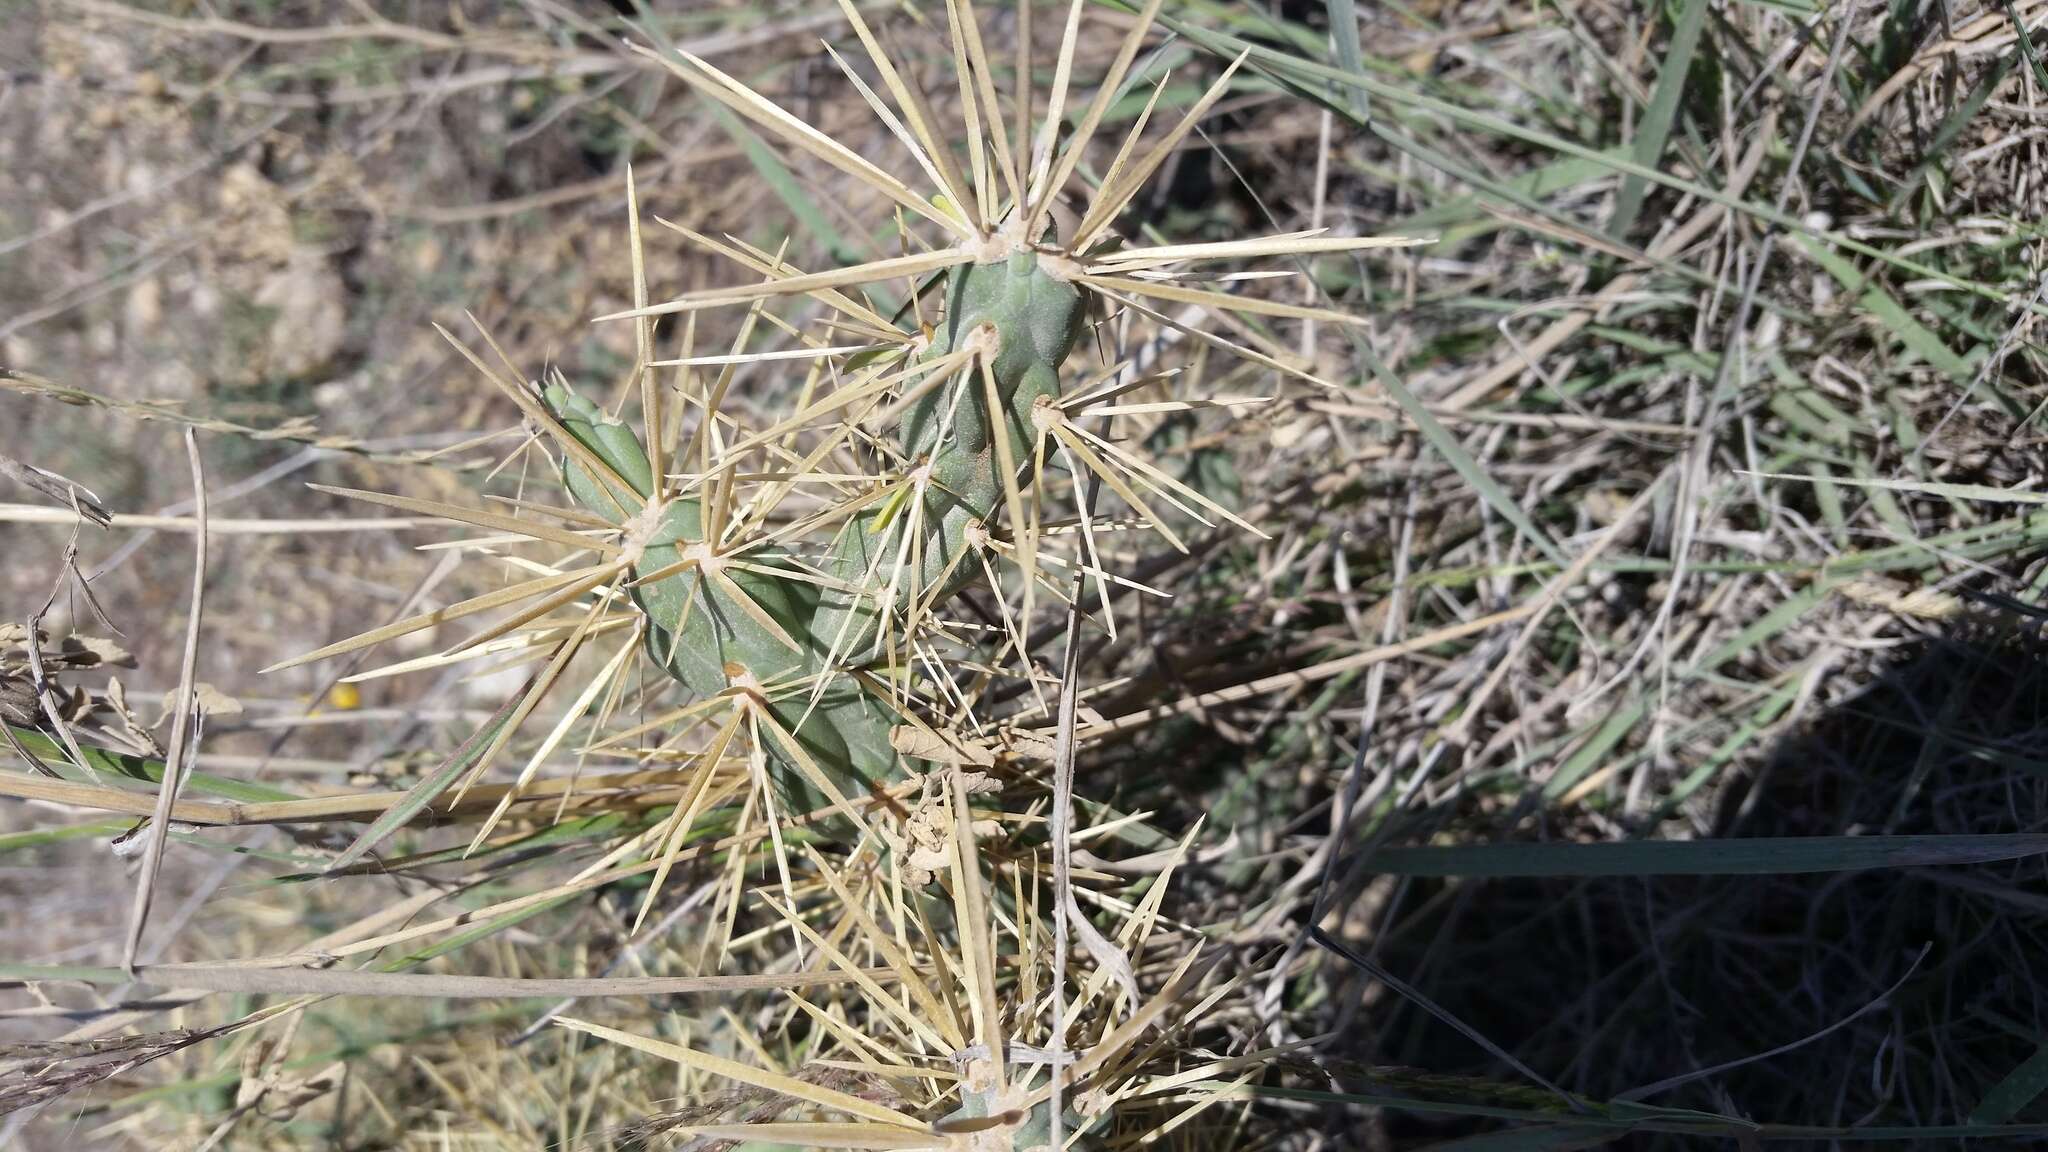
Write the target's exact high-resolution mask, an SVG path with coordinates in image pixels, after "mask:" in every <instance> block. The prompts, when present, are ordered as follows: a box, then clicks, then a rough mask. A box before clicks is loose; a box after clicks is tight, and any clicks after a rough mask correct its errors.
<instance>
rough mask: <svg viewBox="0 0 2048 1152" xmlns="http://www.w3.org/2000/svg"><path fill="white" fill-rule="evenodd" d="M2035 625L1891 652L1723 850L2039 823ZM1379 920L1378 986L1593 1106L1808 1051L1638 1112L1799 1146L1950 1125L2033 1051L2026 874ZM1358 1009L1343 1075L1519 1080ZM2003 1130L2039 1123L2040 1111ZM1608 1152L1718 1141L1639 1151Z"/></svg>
mask: <svg viewBox="0 0 2048 1152" xmlns="http://www.w3.org/2000/svg"><path fill="white" fill-rule="evenodd" d="M2042 624H2043V621H2042V620H2040V619H2030V618H2028V617H2027V616H2025V615H2022V614H2019V613H2015V612H2006V611H2001V612H1997V613H1989V612H1985V613H1979V614H1977V615H1975V616H1972V617H1970V618H1969V619H1968V620H1967V621H1965V622H1962V623H1959V624H1957V625H1955V626H1953V627H1951V628H1950V629H1948V630H1947V631H1946V633H1945V634H1943V635H1941V636H1939V637H1938V638H1935V639H1932V640H1929V641H1925V642H1922V643H1920V644H1917V645H1915V646H1913V647H1912V648H1910V649H1908V650H1904V651H1903V652H1902V653H1900V654H1899V655H1897V656H1895V657H1894V659H1893V660H1892V661H1891V662H1890V663H1889V664H1888V666H1887V668H1886V670H1885V671H1884V672H1883V673H1882V675H1881V676H1880V677H1879V678H1878V679H1877V680H1876V681H1875V682H1873V683H1872V684H1871V685H1870V687H1868V688H1867V689H1865V690H1863V691H1861V692H1860V693H1858V694H1857V695H1855V696H1854V697H1853V698H1850V699H1848V700H1846V701H1845V702H1843V703H1841V704H1839V705H1837V706H1835V707H1833V708H1830V709H1828V710H1826V711H1825V712H1823V713H1822V714H1820V715H1818V716H1817V717H1815V718H1813V719H1811V720H1810V721H1808V722H1807V723H1805V724H1804V725H1803V726H1802V727H1800V728H1799V729H1798V730H1797V731H1795V732H1794V733H1792V734H1790V735H1788V736H1787V737H1785V738H1784V739H1783V742H1782V743H1781V744H1780V746H1779V747H1777V748H1776V749H1774V750H1773V753H1772V755H1771V757H1770V758H1769V760H1768V763H1767V764H1766V766H1765V767H1764V768H1763V769H1762V770H1761V771H1760V772H1759V773H1757V775H1756V776H1755V777H1754V778H1753V779H1751V780H1750V781H1748V783H1747V786H1745V787H1742V788H1739V789H1736V788H1731V789H1729V790H1728V792H1727V794H1726V795H1724V796H1722V797H1721V798H1719V800H1718V802H1717V805H1716V808H1715V813H1716V815H1715V819H1716V822H1717V823H1718V825H1719V827H1718V829H1717V834H1718V835H1721V836H1839V835H1849V834H1870V833H1877V832H1884V831H1891V832H1895V833H2001V832H2015V831H2036V830H2040V829H2042V828H2043V827H2044V826H2048V643H2044V641H2043V639H2042ZM1398 900H1399V906H1398V908H1397V909H1396V910H1395V912H1394V914H1393V915H1392V916H1390V917H1388V918H1386V919H1382V920H1381V921H1380V922H1381V923H1383V924H1393V925H1396V928H1395V929H1394V930H1393V931H1392V932H1391V933H1390V934H1388V935H1387V936H1385V937H1384V938H1383V939H1382V940H1381V942H1380V945H1379V948H1380V951H1379V958H1380V960H1381V962H1382V963H1384V964H1385V966H1386V968H1387V969H1388V971H1390V972H1392V973H1395V974H1397V975H1400V976H1403V977H1405V978H1407V979H1410V980H1412V981H1413V982H1414V983H1415V984H1416V985H1417V986H1418V987H1419V988H1420V989H1421V991H1422V992H1424V993H1425V994H1426V995H1427V996H1429V997H1430V998H1431V999H1433V1000H1434V1001H1435V1002H1436V1003H1437V1004H1439V1005H1441V1006H1442V1007H1443V1008H1445V1009H1448V1010H1449V1011H1450V1012H1451V1013H1453V1014H1455V1015H1456V1016H1457V1017H1459V1018H1461V1019H1463V1020H1465V1021H1467V1022H1468V1023H1470V1024H1471V1025H1473V1026H1474V1027H1476V1028H1477V1029H1478V1030H1479V1031H1480V1032H1482V1033H1483V1034H1485V1035H1486V1036H1487V1037H1488V1038H1490V1039H1491V1040H1493V1041H1494V1042H1495V1043H1497V1044H1499V1045H1500V1046H1501V1047H1502V1048H1504V1049H1506V1050H1507V1051H1508V1052H1510V1053H1512V1054H1513V1055H1514V1056H1515V1057H1517V1058H1518V1059H1520V1060H1521V1061H1523V1062H1525V1063H1526V1064H1527V1065H1528V1066H1529V1067H1530V1068H1532V1069H1534V1070H1536V1071H1538V1072H1540V1073H1542V1074H1544V1075H1546V1076H1549V1077H1551V1078H1552V1079H1554V1080H1555V1081H1557V1082H1558V1083H1559V1084H1560V1085H1562V1086H1563V1087H1564V1088H1566V1089H1568V1090H1570V1091H1574V1092H1579V1093H1583V1094H1585V1095H1587V1096H1589V1097H1592V1098H1595V1099H1602V1100H1604V1099H1609V1098H1612V1097H1614V1096H1616V1095H1618V1094H1621V1093H1624V1092H1627V1091H1628V1090H1630V1089H1633V1088H1637V1087H1639V1086H1642V1085H1645V1084H1650V1083H1654V1082H1658V1081H1662V1080H1664V1079H1666V1078H1669V1077H1676V1076H1682V1075H1684V1074H1686V1073H1690V1072H1694V1071H1696V1070H1700V1069H1706V1068H1711V1067H1714V1066H1717V1065H1721V1064H1724V1063H1728V1062H1733V1061H1740V1060H1743V1059H1745V1058H1748V1057H1755V1056H1757V1055H1759V1054H1762V1053H1766V1052H1770V1051H1772V1050H1774V1049H1779V1048H1781V1047H1783V1046H1786V1045H1791V1044H1795V1043H1796V1042H1799V1041H1802V1040H1809V1038H1812V1039H1810V1040H1809V1042H1807V1043H1805V1044H1803V1045H1801V1046H1799V1047H1797V1048H1794V1049H1793V1050H1790V1051H1785V1052H1782V1053H1780V1054H1778V1055H1775V1056H1772V1057H1770V1058H1767V1059H1761V1060H1755V1061H1753V1062H1750V1063H1747V1064H1743V1065H1741V1066H1739V1067H1736V1068H1733V1069H1731V1070H1728V1071H1725V1072H1722V1073H1719V1074H1716V1075H1713V1076H1711V1077H1707V1078H1704V1079H1700V1080H1696V1081H1693V1082H1691V1083H1687V1084H1684V1085H1682V1086H1678V1087H1675V1088H1672V1089H1670V1090H1668V1091H1664V1092H1661V1093H1658V1094H1656V1095H1655V1096H1653V1097H1651V1098H1650V1099H1651V1102H1654V1103H1657V1104H1662V1105H1667V1106H1675V1107H1687V1108H1697V1109H1705V1110H1711V1111H1714V1112H1717V1113H1722V1114H1730V1115H1740V1116H1745V1117H1749V1118H1752V1119H1755V1120H1760V1121H1775V1122H1790V1123H1799V1124H1819V1125H1852V1124H1863V1123H1886V1124H1910V1125H1931V1124H1955V1123H1962V1122H1964V1121H1966V1120H1967V1119H1968V1118H1969V1117H1970V1115H1971V1113H1972V1112H1973V1110H1977V1109H1979V1108H1980V1106H1982V1105H1983V1102H1984V1101H1985V1099H1986V1097H1987V1094H1989V1093H1990V1092H1991V1089H1992V1087H1993V1086H1994V1085H1996V1084H1998V1083H1999V1082H2000V1081H2001V1080H2003V1079H2004V1078H2005V1077H2007V1076H2008V1074H2010V1073H2012V1072H2013V1071H2014V1069H2016V1068H2018V1067H2019V1066H2020V1065H2021V1064H2022V1063H2024V1062H2025V1061H2027V1060H2028V1058H2029V1057H2032V1056H2034V1055H2035V1053H2036V1051H2037V1049H2040V1048H2041V1047H2042V1045H2043V1042H2044V1040H2048V995H2044V986H2048V861H2044V860H2042V859H2040V858H2035V859H2032V860H2021V861H2017V862H2010V863H2002V864H1995V865H1986V866H1973V867H1952V868H1930V869H1915V870H1891V871H1873V872H1864V873H1855V874H1823V875H1806V876H1798V875H1794V876H1764V877H1755V876H1742V877H1708V878H1697V877H1665V878H1655V879H1645V878H1628V879H1601V880H1592V881H1587V880H1541V881H1538V880H1492V881H1485V882H1472V881H1468V882H1463V883H1458V884H1455V885H1446V884H1444V883H1442V882H1439V881H1422V882H1416V883H1412V884H1410V885H1408V886H1407V888H1406V890H1405V891H1403V892H1402V893H1401V894H1400V895H1399V897H1398ZM1923 948H1925V949H1926V952H1925V955H1924V958H1921V959H1920V961H1919V964H1918V967H1917V969H1916V968H1914V967H1913V964H1914V959H1915V957H1916V956H1918V955H1919V954H1920V953H1921V952H1922V950H1923ZM1909 972H1910V973H1911V974H1910V975H1908V973H1909ZM1902 977H1903V978H1904V983H1903V984H1902V985H1901V986H1900V988H1899V990H1898V992H1897V993H1896V994H1895V995H1893V996H1891V997H1890V998H1889V1000H1884V1001H1883V1002H1881V1003H1880V1000H1881V998H1882V996H1883V993H1884V991H1885V990H1886V989H1887V988H1889V987H1890V986H1892V985H1893V984H1895V983H1898V982H1899V981H1901V979H1902ZM1353 987H1354V988H1355V987H1356V985H1355V984H1354V985H1353ZM1346 994H1355V993H1354V992H1350V991H1348V990H1347V993H1346ZM1368 1004H1369V1007H1367V1009H1366V1010H1365V1011H1364V1013H1363V1014H1362V1016H1361V1017H1360V1018H1359V1019H1358V1021H1357V1023H1358V1024H1359V1025H1361V1026H1359V1027H1356V1028H1353V1029H1350V1030H1348V1031H1347V1032H1346V1034H1345V1035H1346V1039H1347V1054H1348V1055H1349V1056H1351V1057H1353V1058H1355V1059H1357V1060H1360V1061H1362V1062H1365V1063H1369V1064H1373V1065H1380V1066H1385V1065H1398V1066H1407V1067H1412V1068H1418V1069H1428V1070H1430V1072H1432V1073H1449V1074H1463V1075H1470V1076H1475V1077H1485V1078H1488V1079H1491V1080H1495V1081H1499V1082H1506V1083H1515V1082H1518V1081H1517V1077H1516V1076H1515V1074H1514V1073H1513V1072H1511V1071H1510V1070H1509V1069H1507V1068H1506V1067H1505V1066H1504V1065H1503V1064H1502V1063H1500V1062H1498V1061H1495V1060H1492V1059H1489V1058H1488V1057H1487V1056H1486V1055H1485V1054H1484V1053H1483V1052H1481V1051H1480V1050H1479V1049H1478V1048H1477V1047H1476V1046H1475V1045H1474V1044H1473V1043H1472V1042H1470V1041H1469V1040H1467V1039H1465V1038H1463V1037H1461V1036H1459V1035H1458V1034H1456V1033H1455V1032H1454V1031H1453V1030H1451V1029H1450V1028H1448V1027H1446V1026H1444V1025H1443V1024H1442V1023H1440V1022H1438V1021H1436V1020H1434V1019H1432V1018H1431V1017H1429V1016H1428V1015H1427V1014H1426V1013H1424V1012H1423V1011H1421V1010H1419V1009H1418V1008H1417V1007H1416V1006H1415V1005H1414V1004H1412V1003H1408V1002H1405V1001H1404V1000H1403V999H1402V998H1400V997H1398V996H1394V995H1391V994H1389V993H1388V992H1387V990H1386V989H1384V988H1378V989H1376V990H1375V991H1374V992H1373V993H1372V994H1371V995H1370V996H1369V997H1368ZM1845 1021H1846V1022H1845ZM1830 1028H1832V1031H1829V1029H1830ZM1823 1033H1825V1034H1823ZM1816 1037H1817V1038H1816ZM2044 1059H2048V1057H2044ZM2043 1071H2044V1082H2048V1068H2044V1069H2043ZM1540 1096H1541V1094H1539V1099H1540ZM1996 1110H1998V1111H2005V1110H2006V1109H1996ZM2012 1119H2014V1120H2019V1121H2025V1120H2048V1103H2044V1102H2043V1101H2038V1100H2037V1101H2032V1102H2030V1103H2027V1104H2026V1105H2025V1106H2023V1107H2020V1108H2018V1109H2017V1112H2016V1114H2015V1115H2014V1116H2013V1117H2012ZM1471 1124H1472V1122H1471V1121H1469V1120H1464V1119H1462V1118H1430V1117H1416V1116H1405V1115H1404V1116H1401V1117H1398V1118H1395V1117H1389V1119H1388V1121H1387V1124H1386V1126H1385V1127H1383V1128H1382V1129H1381V1130H1380V1131H1379V1133H1378V1134H1377V1135H1376V1136H1375V1137H1374V1138H1373V1139H1372V1140H1371V1141H1370V1144H1371V1145H1377V1146H1379V1147H1391V1148H1416V1147H1425V1146H1428V1145H1430V1144H1432V1143H1434V1142H1435V1141H1437V1140H1440V1139H1446V1138H1450V1137H1452V1136H1456V1135H1461V1134H1468V1133H1471V1132H1473V1131H1474V1129H1473V1128H1472V1127H1471ZM1612 1146H1613V1147H1628V1148H1681V1147H1683V1148H1700V1147H1731V1146H1733V1145H1732V1144H1731V1143H1730V1142H1729V1141H1727V1140H1725V1139H1724V1140H1719V1141H1716V1140H1688V1139H1684V1138H1680V1137H1675V1136H1674V1137H1649V1136H1633V1137H1630V1138H1628V1139H1627V1140H1625V1141H1622V1142H1620V1143H1617V1144H1614V1145H1612ZM1801 1146H1811V1145H1801ZM1839 1146H1841V1147H1850V1146H1856V1145H1855V1142H1853V1141H1850V1142H1845V1143H1843V1144H1841V1145H1839ZM1873 1146H1874V1145H1873ZM1885 1146H1886V1147H1905V1146H1907V1145H1901V1144H1888V1145H1885ZM1939 1146H1943V1147H1950V1146H1954V1143H1953V1142H1942V1143H1941V1144H1940V1145H1939Z"/></svg>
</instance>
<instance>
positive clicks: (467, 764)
mask: <svg viewBox="0 0 2048 1152" xmlns="http://www.w3.org/2000/svg"><path fill="white" fill-rule="evenodd" d="M525 695H526V693H525V690H524V689H522V690H520V691H519V692H515V693H513V694H512V695H511V696H510V697H509V698H508V699H506V701H505V703H504V704H503V705H501V706H500V707H499V708H498V711H497V712H496V713H495V714H493V715H492V716H491V718H490V719H489V720H486V721H484V725H483V727H481V728H478V729H477V730H476V731H475V732H474V733H472V734H471V735H470V737H469V739H467V740H464V741H463V742H462V745H461V746H460V747H458V748H456V749H455V751H453V752H451V753H449V754H448V759H446V760H444V761H442V762H441V766H440V767H439V768H436V769H435V770H434V771H433V772H431V773H429V774H428V775H427V777H426V778H425V779H423V780H421V781H420V782H419V783H417V784H415V785H413V786H412V788H411V789H410V790H409V791H407V792H406V794H405V799H403V800H401V801H399V802H398V803H397V804H394V805H392V806H391V808H390V809H389V810H388V811H386V812H385V813H384V814H383V815H382V816H379V817H377V820H376V822H375V823H373V824H371V825H370V826H369V827H368V828H367V829H364V831H363V834H362V835H361V836H358V837H356V841H355V843H353V844H350V845H349V846H348V848H347V849H346V850H345V851H343V852H342V854H341V855H339V856H336V857H335V858H334V861H333V863H331V864H329V865H328V866H327V870H328V871H329V872H333V871H336V870H338V869H342V868H346V867H348V866H349V865H351V864H353V863H355V862H356V861H358V860H360V859H362V858H363V854H364V853H365V852H368V851H369V850H370V849H372V848H375V847H376V846H377V845H378V844H379V843H381V842H383V840H384V838H385V837H387V836H389V835H391V834H392V833H394V832H396V831H398V830H399V829H400V828H403V827H405V826H406V824H407V823H409V822H410V821H411V820H412V818H413V817H415V816H417V815H419V814H420V811H421V810H422V809H424V808H425V807H426V806H427V805H429V804H432V803H433V802H434V799H435V797H437V796H439V795H441V793H443V792H446V791H447V790H448V788H449V786H450V785H452V784H454V783H455V781H456V780H457V779H459V778H460V777H461V776H462V774H463V773H464V772H467V771H468V770H469V769H471V768H473V767H475V765H476V762H477V759H478V758H479V757H481V756H482V755H483V754H484V751H485V750H486V749H488V748H489V747H490V746H491V745H492V744H494V743H496V742H497V739H498V732H499V730H501V729H503V728H504V727H505V722H506V721H507V720H509V719H511V717H512V710H513V709H514V708H515V707H517V706H518V704H519V701H520V700H521V699H523V698H524V697H525Z"/></svg>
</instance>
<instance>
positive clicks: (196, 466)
mask: <svg viewBox="0 0 2048 1152" xmlns="http://www.w3.org/2000/svg"><path fill="white" fill-rule="evenodd" d="M185 456H186V458H187V459H188V460H189V461H190V463H191V466H192V518H193V519H194V520H195V521H197V523H198V525H199V528H198V530H197V531H195V532H194V533H192V600H191V607H190V609H189V611H188V613H187V615H186V617H185V652H184V656H183V658H182V659H181V660H180V662H179V667H178V691H177V697H176V700H177V702H176V704H175V705H174V708H175V709H176V710H175V712H174V713H173V718H172V721H171V744H170V748H169V749H168V750H167V751H166V752H165V755H164V775H163V780H162V781H161V782H159V784H158V786H157V793H156V807H155V811H154V812H153V813H152V814H151V816H150V826H149V846H148V848H147V849H145V850H144V853H143V857H142V871H141V874H140V875H138V876H137V877H136V880H135V902H134V904H133V905H132V906H131V907H130V909H129V913H128V934H127V936H126V938H125V939H124V940H123V941H122V944H121V967H122V968H124V969H127V970H128V971H131V972H132V971H134V969H135V959H136V956H137V955H138V953H139V952H140V950H141V947H142V929H143V927H144V926H145V925H147V924H148V923H149V905H150V900H151V898H152V897H153V896H154V895H155V893H156V881H157V876H158V874H159V872H160V870H161V869H162V867H163V861H164V844H165V843H166V842H167V841H168V840H169V839H170V827H171V811H172V809H173V808H174V807H175V806H176V804H177V801H178V787H179V785H180V784H181V783H182V782H183V780H184V777H185V774H186V772H188V771H189V770H190V768H191V763H192V756H193V752H194V750H195V749H196V747H197V745H198V743H199V741H198V734H197V732H196V731H195V729H196V728H197V727H198V725H199V713H198V709H197V707H196V706H195V705H194V703H193V694H194V691H195V689H196V687H197V684H198V674H199V625H200V619H201V616H202V613H203V611H204V609H205V606H206V469H205V466H204V465H203V464H202V463H201V461H200V459H199V437H198V434H197V433H196V432H194V431H193V430H192V429H191V428H190V427H189V426H188V427H187V428H186V429H185Z"/></svg>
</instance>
